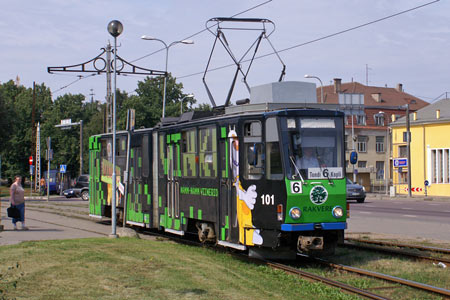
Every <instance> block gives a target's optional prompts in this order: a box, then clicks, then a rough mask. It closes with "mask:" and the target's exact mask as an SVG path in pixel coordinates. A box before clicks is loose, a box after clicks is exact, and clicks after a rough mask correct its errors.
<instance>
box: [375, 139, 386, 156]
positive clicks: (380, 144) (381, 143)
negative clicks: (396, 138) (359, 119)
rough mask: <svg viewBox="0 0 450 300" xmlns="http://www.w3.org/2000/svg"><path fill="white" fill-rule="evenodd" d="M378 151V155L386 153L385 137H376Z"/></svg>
mask: <svg viewBox="0 0 450 300" xmlns="http://www.w3.org/2000/svg"><path fill="white" fill-rule="evenodd" d="M375 147H376V150H377V152H378V153H380V152H384V136H377V137H376V145H375Z"/></svg>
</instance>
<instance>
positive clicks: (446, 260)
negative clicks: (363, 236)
mask: <svg viewBox="0 0 450 300" xmlns="http://www.w3.org/2000/svg"><path fill="white" fill-rule="evenodd" d="M340 246H341V247H346V248H352V249H362V250H369V251H376V252H382V253H387V254H392V255H397V256H406V257H409V258H413V259H418V260H426V261H431V262H434V263H446V264H449V265H450V258H446V257H434V256H430V255H424V254H420V253H412V252H409V251H405V250H398V249H393V248H386V247H383V246H374V245H363V244H357V243H353V242H345V243H344V244H341V245H340Z"/></svg>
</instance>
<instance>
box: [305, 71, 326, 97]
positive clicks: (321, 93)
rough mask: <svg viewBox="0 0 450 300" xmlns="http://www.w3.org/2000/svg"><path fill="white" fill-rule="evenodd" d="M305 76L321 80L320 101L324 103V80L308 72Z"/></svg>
mask: <svg viewBox="0 0 450 300" xmlns="http://www.w3.org/2000/svg"><path fill="white" fill-rule="evenodd" d="M305 78H315V79H317V80H319V82H320V102H321V103H323V84H322V80H320V78H319V77H317V76H313V75H308V74H306V75H305Z"/></svg>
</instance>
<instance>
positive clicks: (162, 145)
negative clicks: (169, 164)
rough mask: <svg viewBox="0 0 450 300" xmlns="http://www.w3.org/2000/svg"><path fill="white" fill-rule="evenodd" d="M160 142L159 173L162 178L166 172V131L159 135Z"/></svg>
mask: <svg viewBox="0 0 450 300" xmlns="http://www.w3.org/2000/svg"><path fill="white" fill-rule="evenodd" d="M158 144H159V145H158V152H159V155H158V156H159V159H158V175H159V177H161V178H162V177H164V175H165V174H166V171H165V169H166V135H165V134H164V133H161V134H160V135H159V141H158Z"/></svg>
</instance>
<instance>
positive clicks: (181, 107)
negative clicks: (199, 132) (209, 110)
mask: <svg viewBox="0 0 450 300" xmlns="http://www.w3.org/2000/svg"><path fill="white" fill-rule="evenodd" d="M187 98H194V95H193V94H189V95H186V96H185V97H184V98H183V99H181V101H180V115H182V114H183V101H184V100H186V99H187Z"/></svg>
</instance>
